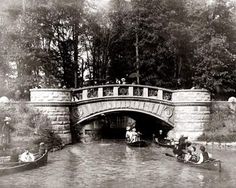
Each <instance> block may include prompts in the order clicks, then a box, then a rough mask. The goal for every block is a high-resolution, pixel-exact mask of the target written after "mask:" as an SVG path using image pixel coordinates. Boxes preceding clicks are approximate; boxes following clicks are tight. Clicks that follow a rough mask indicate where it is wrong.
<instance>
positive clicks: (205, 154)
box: [197, 146, 210, 164]
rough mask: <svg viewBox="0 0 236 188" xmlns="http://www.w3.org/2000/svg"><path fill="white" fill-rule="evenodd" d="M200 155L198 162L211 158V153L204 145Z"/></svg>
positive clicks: (201, 147)
mask: <svg viewBox="0 0 236 188" xmlns="http://www.w3.org/2000/svg"><path fill="white" fill-rule="evenodd" d="M200 150H201V153H200V156H199V160H198V162H197V164H201V163H204V162H206V161H208V160H209V159H210V154H209V153H208V152H207V151H206V148H205V147H204V146H200Z"/></svg>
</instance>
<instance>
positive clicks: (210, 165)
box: [177, 158, 221, 172]
mask: <svg viewBox="0 0 236 188" xmlns="http://www.w3.org/2000/svg"><path fill="white" fill-rule="evenodd" d="M177 161H178V162H181V163H183V164H186V165H188V166H191V167H196V168H201V169H207V170H214V171H219V172H221V161H220V160H216V159H210V160H208V161H206V162H204V163H201V164H196V163H193V162H189V161H188V162H186V161H184V160H183V159H179V158H177Z"/></svg>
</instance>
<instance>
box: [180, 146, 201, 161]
mask: <svg viewBox="0 0 236 188" xmlns="http://www.w3.org/2000/svg"><path fill="white" fill-rule="evenodd" d="M184 161H185V162H188V161H189V162H193V163H197V162H198V161H199V155H198V154H197V153H196V147H195V146H191V147H190V148H189V149H188V153H187V154H186V155H185V158H184Z"/></svg>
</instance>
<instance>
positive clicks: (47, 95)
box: [30, 89, 72, 145]
mask: <svg viewBox="0 0 236 188" xmlns="http://www.w3.org/2000/svg"><path fill="white" fill-rule="evenodd" d="M30 101H31V103H32V105H33V106H34V107H35V108H36V109H38V110H40V111H41V112H42V113H43V114H44V115H46V116H47V117H48V118H49V120H50V121H51V125H52V129H53V131H54V132H55V133H56V134H58V135H59V136H60V138H61V139H62V141H63V144H64V145H66V144H70V143H71V142H72V140H71V131H70V106H71V90H67V89H31V90H30Z"/></svg>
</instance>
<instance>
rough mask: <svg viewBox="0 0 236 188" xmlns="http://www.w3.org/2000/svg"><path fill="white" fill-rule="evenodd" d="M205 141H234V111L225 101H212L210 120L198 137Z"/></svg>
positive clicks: (235, 127) (235, 121)
mask: <svg viewBox="0 0 236 188" xmlns="http://www.w3.org/2000/svg"><path fill="white" fill-rule="evenodd" d="M198 140H199V141H206V142H219V143H222V142H236V111H234V110H233V109H232V108H231V107H230V105H229V103H228V102H227V101H225V102H213V103H212V106H211V121H210V123H209V124H208V125H206V126H205V128H204V133H203V134H202V135H201V136H200V137H199V138H198Z"/></svg>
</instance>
